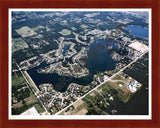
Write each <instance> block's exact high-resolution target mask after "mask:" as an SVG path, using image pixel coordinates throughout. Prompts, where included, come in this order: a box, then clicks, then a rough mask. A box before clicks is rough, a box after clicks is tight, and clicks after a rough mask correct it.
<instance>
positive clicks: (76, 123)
mask: <svg viewBox="0 0 160 128" xmlns="http://www.w3.org/2000/svg"><path fill="white" fill-rule="evenodd" d="M9 8H151V9H152V120H9V119H8V108H9V107H8V41H9V39H8V34H9V32H8V29H9V28H8V11H9V10H8V9H9ZM159 16H160V1H158V0H134V1H130V0H112V1H111V0H109V1H105V0H75V1H74V0H68V1H67V0H53V1H49V0H44V1H41V0H32V1H28V0H14V1H10V0H0V86H1V87H0V127H1V128H14V127H16V128H28V127H31V128H32V127H33V128H43V127H45V128H51V127H61V128H66V127H68V128H71V127H80V128H84V127H87V128H89V127H92V128H94V127H95V128H96V127H97V128H99V127H112V128H113V127H116V128H124V127H129V128H130V127H138V128H147V127H153V128H159V127H160V121H159V119H160V110H159V108H160V100H159V98H160V93H159V92H160V82H159V78H160V75H159V73H160V68H159V64H160V58H159V47H160V44H159V40H158V39H159V38H158V36H160V33H159V31H158V30H160V25H159V24H160V20H159ZM157 54H158V55H157Z"/></svg>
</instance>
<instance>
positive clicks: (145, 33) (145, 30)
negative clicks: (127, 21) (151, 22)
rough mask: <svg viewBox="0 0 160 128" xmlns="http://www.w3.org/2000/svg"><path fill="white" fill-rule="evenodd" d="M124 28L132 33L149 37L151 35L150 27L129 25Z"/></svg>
mask: <svg viewBox="0 0 160 128" xmlns="http://www.w3.org/2000/svg"><path fill="white" fill-rule="evenodd" d="M124 29H125V30H129V32H130V33H131V34H132V35H135V36H138V37H142V38H147V39H148V36H149V30H148V28H144V27H141V26H133V25H131V26H127V27H126V28H124Z"/></svg>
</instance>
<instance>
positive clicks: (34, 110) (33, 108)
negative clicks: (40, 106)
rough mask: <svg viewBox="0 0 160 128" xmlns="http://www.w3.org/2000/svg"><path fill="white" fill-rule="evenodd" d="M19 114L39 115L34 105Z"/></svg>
mask: <svg viewBox="0 0 160 128" xmlns="http://www.w3.org/2000/svg"><path fill="white" fill-rule="evenodd" d="M21 115H32V116H39V113H38V112H37V110H36V108H35V107H32V108H30V109H28V110H27V111H25V112H23V113H22V114H21Z"/></svg>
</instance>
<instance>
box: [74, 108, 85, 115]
mask: <svg viewBox="0 0 160 128" xmlns="http://www.w3.org/2000/svg"><path fill="white" fill-rule="evenodd" d="M87 112H88V110H87V109H86V108H83V109H81V110H80V111H78V112H77V113H76V115H86V113H87Z"/></svg>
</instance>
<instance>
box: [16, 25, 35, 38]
mask: <svg viewBox="0 0 160 128" xmlns="http://www.w3.org/2000/svg"><path fill="white" fill-rule="evenodd" d="M16 32H17V33H18V34H19V35H21V36H22V37H29V36H33V35H35V34H37V33H36V32H35V31H33V30H32V29H31V28H29V27H28V26H24V27H21V28H20V29H16Z"/></svg>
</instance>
